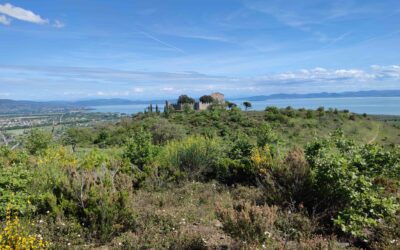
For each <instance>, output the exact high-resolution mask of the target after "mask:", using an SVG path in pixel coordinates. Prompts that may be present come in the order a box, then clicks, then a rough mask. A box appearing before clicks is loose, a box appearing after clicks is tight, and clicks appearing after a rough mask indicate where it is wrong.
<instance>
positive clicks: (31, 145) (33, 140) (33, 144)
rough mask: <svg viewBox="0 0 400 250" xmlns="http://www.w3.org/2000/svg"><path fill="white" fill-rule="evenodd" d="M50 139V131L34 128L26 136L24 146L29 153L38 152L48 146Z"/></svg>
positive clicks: (51, 137)
mask: <svg viewBox="0 0 400 250" xmlns="http://www.w3.org/2000/svg"><path fill="white" fill-rule="evenodd" d="M52 139H53V136H52V135H51V133H49V132H46V131H44V130H40V129H37V128H34V129H32V130H31V132H30V134H29V135H28V137H27V138H26V141H25V148H26V149H27V150H28V151H29V153H31V154H39V153H41V152H43V151H45V150H46V149H47V148H48V147H49V146H50V143H51V141H52Z"/></svg>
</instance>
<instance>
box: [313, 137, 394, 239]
mask: <svg viewBox="0 0 400 250" xmlns="http://www.w3.org/2000/svg"><path fill="white" fill-rule="evenodd" d="M306 152H307V159H308V161H309V162H310V165H311V167H312V171H313V182H314V187H315V192H316V195H317V197H316V199H319V200H318V203H319V204H320V206H322V207H323V208H324V209H327V210H329V213H328V214H330V215H331V216H333V217H334V223H335V225H337V226H338V227H340V229H341V230H342V231H344V232H347V233H350V234H352V235H354V236H357V237H362V238H368V237H369V236H370V235H369V234H368V233H367V231H368V230H371V229H373V228H374V227H376V226H378V225H379V224H380V223H381V222H383V221H385V220H390V219H391V218H393V216H394V215H395V214H396V212H398V211H399V210H398V209H399V204H398V201H396V199H395V197H393V196H388V195H385V188H386V187H385V186H383V185H377V184H378V183H377V182H376V180H377V179H378V178H381V177H385V178H395V180H396V181H398V180H399V175H398V173H399V166H400V165H399V163H400V158H399V157H398V153H391V152H387V151H385V150H384V149H383V148H382V147H379V146H377V145H357V144H354V143H353V142H351V141H348V140H346V139H345V138H343V136H342V134H341V133H336V134H335V135H334V136H333V137H332V138H330V139H328V140H322V141H317V142H315V143H312V144H310V145H309V146H308V147H307V150H306Z"/></svg>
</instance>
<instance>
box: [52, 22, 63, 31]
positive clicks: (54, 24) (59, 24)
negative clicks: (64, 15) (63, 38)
mask: <svg viewBox="0 0 400 250" xmlns="http://www.w3.org/2000/svg"><path fill="white" fill-rule="evenodd" d="M53 27H55V28H58V29H61V28H64V27H65V23H63V22H61V21H60V20H55V21H54V23H53Z"/></svg>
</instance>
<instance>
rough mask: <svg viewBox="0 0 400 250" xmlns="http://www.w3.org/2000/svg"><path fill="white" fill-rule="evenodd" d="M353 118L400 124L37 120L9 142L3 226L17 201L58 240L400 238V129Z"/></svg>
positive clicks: (123, 245) (329, 243)
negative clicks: (42, 125)
mask: <svg viewBox="0 0 400 250" xmlns="http://www.w3.org/2000/svg"><path fill="white" fill-rule="evenodd" d="M349 124H350V125H351V124H353V125H354V126H355V127H357V126H360V127H361V126H364V125H365V126H367V127H370V128H371V129H373V128H375V126H376V125H378V126H381V127H383V128H388V129H387V130H388V131H396V132H397V133H396V134H394V135H393V136H397V134H399V131H398V130H397V129H396V128H395V127H393V126H392V127H390V125H388V124H384V123H382V122H378V121H375V120H374V119H372V118H369V117H368V116H367V117H365V116H361V115H355V114H351V113H349V112H347V111H346V112H342V111H337V110H325V109H323V108H319V109H318V110H316V111H312V110H302V109H300V110H295V109H292V108H290V107H288V108H286V109H278V108H274V107H268V108H267V109H266V111H265V112H242V111H240V110H239V109H237V108H235V107H232V108H231V109H230V110H224V109H220V108H214V109H213V110H211V111H204V112H194V111H190V110H188V111H186V112H176V113H175V112H172V113H167V114H163V115H159V114H139V115H136V116H134V117H133V118H131V119H127V118H125V119H123V120H121V121H120V122H118V123H117V124H104V125H102V126H97V127H94V128H77V127H74V128H66V129H65V131H64V133H63V134H62V135H61V136H59V135H58V136H52V135H51V134H50V133H48V132H45V131H42V130H38V129H33V130H31V131H30V133H29V134H28V135H27V136H26V137H25V138H24V139H23V141H22V142H21V143H22V146H21V147H18V148H15V149H11V148H9V147H7V146H1V147H0V164H1V165H0V168H1V175H0V195H1V196H0V203H1V208H2V209H1V210H0V216H1V218H3V221H4V227H3V228H4V229H3V230H1V234H0V235H6V234H7V235H9V230H8V229H7V228H9V227H10V225H11V224H12V223H13V222H10V218H9V217H7V216H8V215H9V214H10V213H12V214H16V215H19V218H20V219H19V220H18V221H17V223H18V227H21V228H23V229H24V230H25V231H24V233H23V235H24V237H28V238H29V237H31V238H29V239H31V240H33V241H34V244H39V241H38V240H41V239H42V238H38V236H37V235H40V237H43V238H44V239H45V240H43V241H41V242H42V243H40V244H42V245H41V247H43V248H45V247H49V248H53V249H67V248H70V247H71V246H74V247H75V248H78V249H82V248H83V249H85V248H96V247H100V246H108V247H111V248H115V249H163V248H164V249H209V248H214V249H219V248H224V247H225V248H233V249H254V248H258V249H261V248H266V249H283V248H289V249H342V248H345V247H350V248H351V247H354V248H370V249H398V248H399V247H400V242H399V239H400V229H399V228H400V227H399V226H400V222H399V221H400V207H399V204H400V203H399V199H400V196H399V194H400V192H399V181H400V149H399V148H398V146H397V145H396V143H395V142H396V140H397V139H396V138H387V139H386V140H384V141H381V142H382V143H377V142H379V141H377V140H376V138H380V137H379V136H380V135H378V136H376V138H375V140H371V138H373V137H374V136H371V137H370V138H365V137H367V136H369V134H366V133H365V131H364V130H361V131H355V132H354V131H352V130H351V129H350V130H349V126H350V125H349ZM360 124H361V125H360ZM383 128H381V129H380V131H382V129H383ZM384 133H385V131H384ZM360 134H362V135H364V136H363V137H360ZM365 140H368V141H365ZM368 142H369V143H368ZM6 208H8V209H6ZM20 224H21V225H20ZM35 235H36V236H35ZM2 237H3V236H2ZM7 237H8V238H10V237H9V236H7ZM15 237H19V236H18V235H17V232H16V235H15ZM7 240H8V241H7V242H10V240H9V239H7ZM7 242H5V241H4V237H3V238H0V245H1V244H3V245H4V244H9V243H7ZM44 242H49V245H48V246H47V245H46V244H47V243H46V244H45V243H44ZM12 244H14V243H12ZM1 246H2V245H1Z"/></svg>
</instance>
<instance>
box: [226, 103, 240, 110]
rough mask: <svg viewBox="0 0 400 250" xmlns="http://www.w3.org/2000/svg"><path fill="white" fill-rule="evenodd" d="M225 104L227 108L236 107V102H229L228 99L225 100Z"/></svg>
mask: <svg viewBox="0 0 400 250" xmlns="http://www.w3.org/2000/svg"><path fill="white" fill-rule="evenodd" d="M226 105H227V106H228V108H229V109H232V108H234V107H237V105H236V103H233V102H229V101H226Z"/></svg>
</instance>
